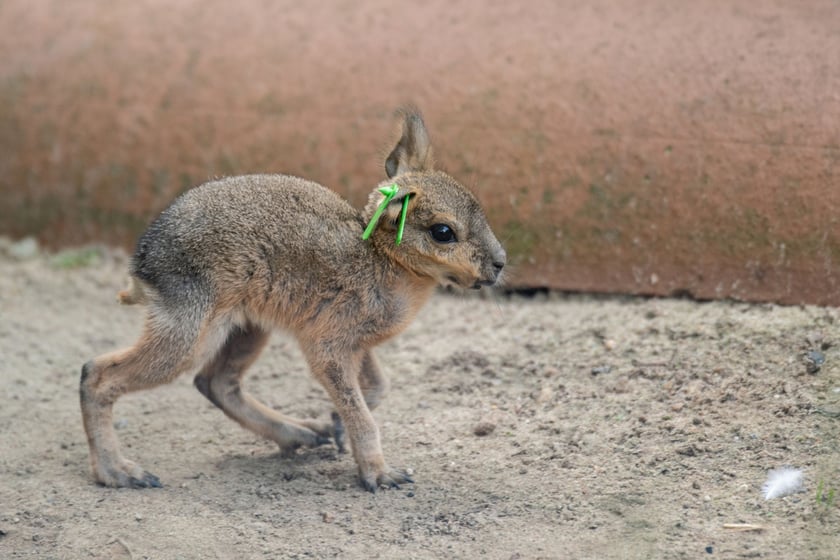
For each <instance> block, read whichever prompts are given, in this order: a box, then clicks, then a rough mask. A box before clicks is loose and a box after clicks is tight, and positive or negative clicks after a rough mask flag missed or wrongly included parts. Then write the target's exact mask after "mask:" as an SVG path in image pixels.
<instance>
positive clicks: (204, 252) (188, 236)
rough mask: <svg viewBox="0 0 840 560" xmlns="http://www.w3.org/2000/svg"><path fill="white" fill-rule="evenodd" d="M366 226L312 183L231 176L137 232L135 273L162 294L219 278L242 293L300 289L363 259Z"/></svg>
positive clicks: (181, 295) (179, 293)
mask: <svg viewBox="0 0 840 560" xmlns="http://www.w3.org/2000/svg"><path fill="white" fill-rule="evenodd" d="M363 227H364V224H363V222H362V218H361V216H360V215H359V213H358V212H357V211H356V210H355V209H353V207H351V206H350V205H349V204H348V203H347V202H346V201H344V200H343V199H342V198H341V197H340V196H338V195H337V194H336V193H334V192H333V191H331V190H329V189H327V188H325V187H322V186H321V185H319V184H317V183H314V182H311V181H306V180H304V179H300V178H298V177H291V176H286V175H246V176H240V177H230V178H226V179H221V180H218V181H213V182H209V183H205V184H203V185H201V186H198V187H195V188H193V189H191V190H189V191H187V192H186V193H184V194H183V195H182V196H181V197H180V198H178V199H177V200H176V201H175V202H173V203H172V205H171V206H169V207H168V208H167V209H166V210H164V211H163V212H162V213H161V214H160V215H159V216H158V217H157V218H156V219H155V220H154V221H153V222H152V223H151V225H150V226H149V227H148V229H147V230H146V231H145V233H144V234H143V235H142V236H141V237H140V239H139V240H138V242H137V248H136V251H135V253H134V257H133V260H132V274H133V275H134V276H136V277H137V278H139V279H140V280H142V281H143V282H144V283H146V284H147V285H148V286H150V287H151V288H153V289H154V290H156V291H157V292H158V293H159V294H160V295H161V296H162V297H163V298H164V299H167V300H171V299H175V298H177V299H185V298H186V299H190V297H191V296H193V297H206V296H205V295H204V294H209V293H212V292H214V291H217V288H218V287H219V286H221V285H224V286H225V288H226V289H225V291H226V292H231V293H241V294H243V296H244V295H247V293H248V292H253V291H254V290H255V289H256V290H258V291H259V290H264V291H275V290H278V289H281V290H282V291H283V292H285V293H297V294H300V295H301V296H303V295H304V294H305V293H306V292H307V291H308V290H307V289H306V288H307V286H309V287H314V286H315V285H318V284H323V283H324V282H327V283H328V282H329V281H330V279H333V278H337V277H339V276H344V277H346V275H347V273H348V266H349V263H351V262H352V263H353V265H354V268H355V269H357V268H358V266H359V264H360V263H362V262H364V260H365V259H364V258H360V257H363V255H364V253H365V252H367V251H369V250H370V248H369V247H367V246H366V245H365V244H364V243H363V242H362V240H361V234H362V230H363ZM246 288H247V289H246ZM237 290H238V291H237ZM265 295H266V296H267V295H268V293H266V294H265Z"/></svg>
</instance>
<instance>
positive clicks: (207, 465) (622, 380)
mask: <svg viewBox="0 0 840 560" xmlns="http://www.w3.org/2000/svg"><path fill="white" fill-rule="evenodd" d="M9 253H10V250H9V242H8V241H5V242H4V243H2V244H0V356H1V357H2V361H0V379H2V382H3V383H2V386H0V557H2V558H4V559H5V558H39V559H50V558H62V559H76V558H115V559H122V558H134V559H141V558H153V559H158V558H350V559H353V558H364V559H370V558H502V559H527V558H574V559H586V558H591V559H612V558H628V559H635V558H639V559H648V558H665V559H668V558H789V559H799V558H824V559H829V558H837V557H838V556H840V536H838V527H840V507H839V506H838V504H840V497H835V495H834V491H835V490H840V476H839V475H840V451H838V432H840V417H838V413H840V338H838V327H840V324H838V319H839V318H840V311H838V310H836V309H828V308H819V307H778V306H775V305H747V304H742V303H727V302H723V303H696V302H692V301H686V300H661V299H633V298H623V297H591V296H563V295H550V296H542V295H540V296H537V297H534V298H523V297H512V298H507V297H502V296H499V295H485V296H484V297H476V296H473V295H462V294H454V295H453V294H440V295H437V296H436V297H435V298H433V300H432V301H431V302H430V304H429V305H428V307H427V308H426V309H425V310H424V311H423V312H421V314H420V316H419V318H418V320H417V321H416V322H415V323H414V325H413V326H412V327H411V328H410V329H409V330H408V331H407V332H405V333H404V334H403V335H402V336H400V337H399V338H397V339H395V340H393V341H391V342H389V343H387V344H385V345H383V346H382V347H381V348H380V349H379V353H378V355H379V357H380V359H381V362H382V364H383V367H385V368H386V369H387V371H389V372H390V378H391V380H392V383H393V387H392V391H391V394H390V395H389V396H388V398H387V399H386V401H385V402H384V404H383V405H382V406H381V407H380V408H379V409H378V410H377V411H376V414H375V415H376V417H377V420H378V422H379V424H380V426H381V428H382V434H383V444H384V449H385V455H386V458H388V460H389V461H390V462H391V463H392V464H394V465H395V466H401V467H408V468H411V469H413V471H414V476H415V479H416V483H415V484H411V485H406V486H404V487H403V488H401V489H399V490H390V491H380V492H379V493H377V494H376V495H371V494H368V493H366V492H364V491H363V490H362V489H361V488H360V487H359V486H358V485H357V482H356V473H355V466H354V464H353V461H352V458H351V457H350V456H348V455H338V454H337V453H336V451H335V449H334V448H333V447H332V446H324V447H321V448H318V449H311V450H304V451H300V452H299V453H298V455H297V456H296V457H292V458H283V457H281V456H280V455H279V454H278V452H277V449H276V447H275V446H274V445H272V444H271V443H269V442H267V441H263V440H261V439H260V438H258V437H256V436H253V435H251V434H250V433H249V432H246V431H244V430H243V429H241V428H240V427H239V426H238V425H236V424H235V423H233V422H231V421H230V420H228V419H227V418H226V417H225V416H224V415H223V414H222V413H221V412H220V411H219V410H217V409H215V408H214V407H213V406H212V405H211V404H210V403H209V402H208V401H207V400H206V399H204V397H202V396H201V395H200V394H199V393H198V391H196V390H195V389H194V388H193V386H192V384H191V381H192V380H191V379H186V378H184V379H180V380H178V381H177V382H176V383H174V384H173V385H171V386H167V387H163V388H158V389H155V390H152V391H149V392H144V393H139V394H133V395H130V396H127V397H125V398H124V399H122V400H120V402H119V403H118V404H117V407H116V416H115V418H116V425H117V427H118V434H119V435H120V437H121V440H122V444H123V447H124V448H125V452H126V455H127V456H128V457H130V458H132V459H134V460H136V461H138V462H139V463H141V464H142V465H143V466H144V467H146V468H147V469H148V470H150V471H152V472H154V473H155V474H157V475H159V476H160V477H161V479H162V481H163V483H164V485H165V486H164V488H162V489H154V490H142V491H141V490H113V489H107V488H102V487H99V486H97V485H96V484H94V483H93V481H92V479H91V476H90V474H89V472H88V459H87V446H86V444H85V438H84V434H83V430H82V426H81V419H80V414H79V405H78V396H77V394H78V393H77V387H78V379H79V368H80V366H81V364H82V363H83V362H85V361H86V360H88V359H89V358H91V357H93V356H94V355H97V354H100V353H103V352H106V351H110V350H112V349H115V348H117V347H119V346H124V345H128V344H131V343H132V342H133V339H134V337H135V336H136V335H137V334H138V332H139V328H140V324H141V317H142V313H143V310H142V308H139V307H120V306H118V305H117V304H116V303H115V300H114V295H115V293H116V292H117V290H119V289H120V288H122V287H123V284H124V281H125V274H126V273H125V269H126V261H125V257H124V256H123V255H121V254H120V253H114V252H112V251H86V250H80V251H75V252H69V253H63V254H59V255H45V254H43V253H40V252H38V253H35V254H31V255H23V256H20V255H19V256H18V257H17V258H15V257H12V256H10V254H9ZM808 352H811V354H810V359H811V362H812V367H811V369H812V370H813V369H816V368H815V367H813V363H814V362H817V363H818V362H820V361H821V359H824V363H822V364H821V367H820V368H819V371H817V372H816V373H809V372H808V371H807V370H808V365H809V364H808ZM248 387H249V389H250V390H252V391H253V392H254V393H255V394H257V395H259V396H261V398H262V399H264V400H265V401H266V402H267V403H268V404H270V405H271V406H274V407H277V408H279V409H282V410H283V411H285V412H288V413H291V414H295V415H298V416H317V415H326V414H328V412H329V410H330V405H329V403H328V401H327V399H326V397H325V395H324V393H323V391H322V390H321V388H320V387H318V386H317V385H316V384H315V383H314V382H313V381H312V380H311V379H310V377H309V376H308V374H307V372H306V368H305V365H304V363H303V361H302V358H301V355H300V354H299V352H298V350H297V348H296V346H295V344H294V342H293V341H292V340H291V339H290V338H288V337H286V336H284V335H282V334H280V333H278V334H277V335H276V336H275V337H273V339H272V342H271V344H270V347H269V348H268V349H267V351H266V352H265V353H264V354H263V355H262V357H261V358H260V360H259V361H258V362H257V364H256V365H255V366H254V368H253V370H252V372H251V374H250V376H249V378H248ZM488 432H489V433H488ZM478 434H484V435H478ZM783 465H790V466H794V467H798V468H802V469H804V472H805V491H804V492H802V493H799V494H795V495H792V496H788V497H785V498H780V499H774V500H769V501H766V500H765V499H764V497H763V496H762V493H761V486H762V484H763V482H764V480H765V478H766V475H767V471H768V470H769V469H773V468H777V467H780V466H783ZM728 523H747V524H753V525H757V526H759V527H761V528H762V530H754V531H737V530H733V529H727V528H725V527H724V524H728Z"/></svg>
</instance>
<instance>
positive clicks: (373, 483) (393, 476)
mask: <svg viewBox="0 0 840 560" xmlns="http://www.w3.org/2000/svg"><path fill="white" fill-rule="evenodd" d="M359 477H360V478H361V482H362V487H363V488H364V489H365V490H367V491H368V492H370V493H372V494H375V493H376V491H377V490H378V489H379V488H386V489H387V488H399V487H400V484H406V483H412V482H414V479H412V478H411V475H409V473H408V472H406V471H403V470H399V469H392V468H390V467H387V466H386V467H385V469H383V471H382V472H379V473H369V474H364V473H360V474H359Z"/></svg>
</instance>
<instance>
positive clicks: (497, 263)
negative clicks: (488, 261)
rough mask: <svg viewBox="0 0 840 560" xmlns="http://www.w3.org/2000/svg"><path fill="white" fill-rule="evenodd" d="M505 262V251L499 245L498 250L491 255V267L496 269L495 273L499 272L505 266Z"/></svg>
mask: <svg viewBox="0 0 840 560" xmlns="http://www.w3.org/2000/svg"><path fill="white" fill-rule="evenodd" d="M506 262H507V253H505V250H504V249H502V248H501V247H499V250H498V252H497V253H496V254H495V255H493V268H494V269H495V270H496V274H499V273H500V272H501V271H502V269H503V268H504V267H505V263H506Z"/></svg>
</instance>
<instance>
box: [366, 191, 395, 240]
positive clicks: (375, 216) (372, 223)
mask: <svg viewBox="0 0 840 560" xmlns="http://www.w3.org/2000/svg"><path fill="white" fill-rule="evenodd" d="M398 190H400V188H399V187H398V186H397V185H389V186H387V187H379V192H381V193H382V194H384V195H385V199H384V200H383V201H382V202H381V203H380V204H379V207H378V208H377V209H376V212H374V213H373V217H372V218H371V219H370V222H368V225H367V227H366V228H365V232H364V233H363V234H362V239H367V238H368V237H370V234H371V233H373V230H374V229H376V224H377V223H379V218H380V217H381V216H382V212H384V211H385V207H386V206H388V203H389V202H391V199H392V198H394V197H395V196H396V194H397V191H398Z"/></svg>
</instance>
